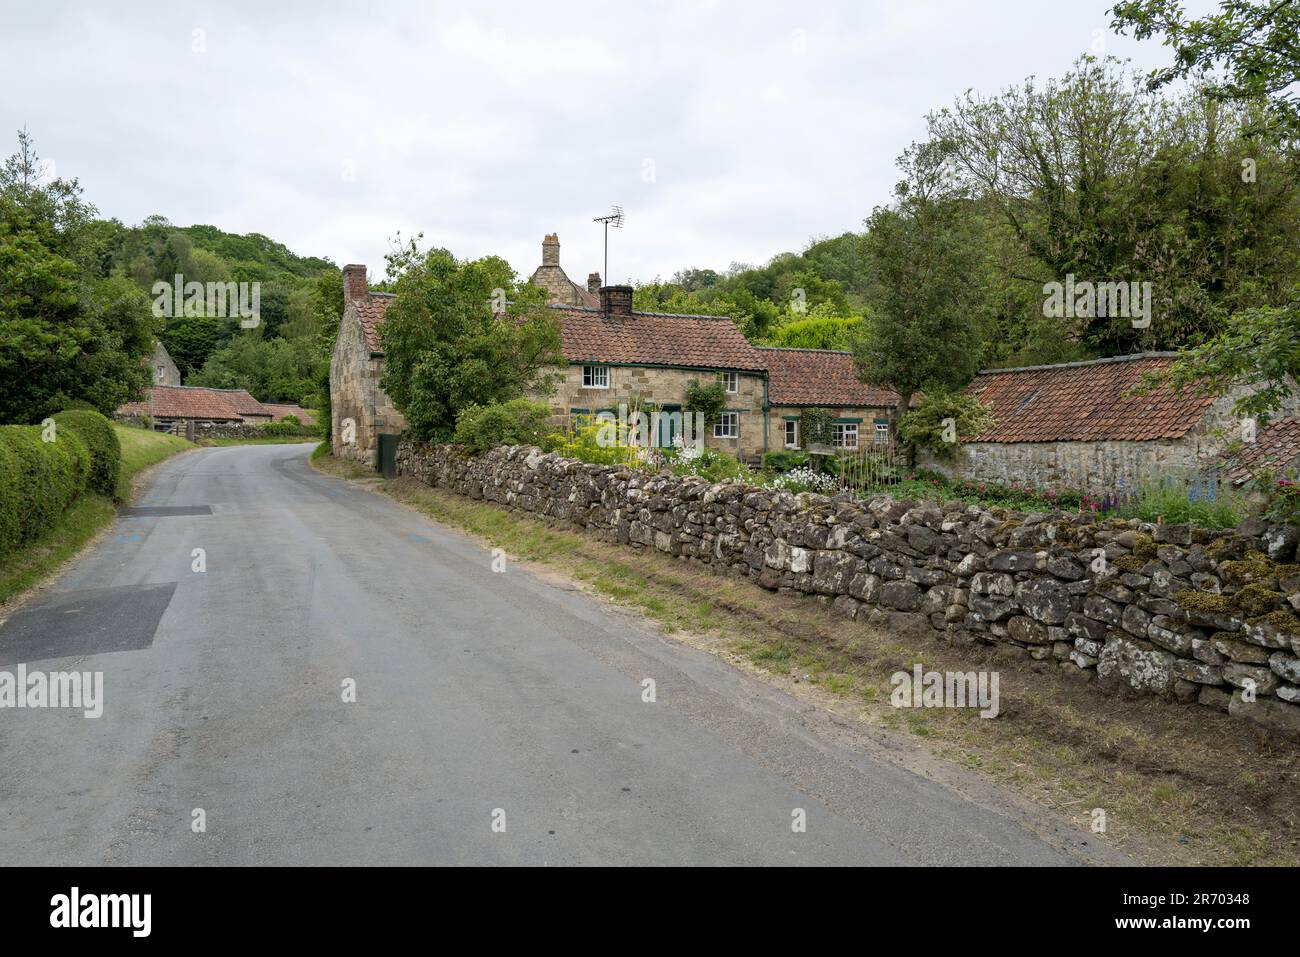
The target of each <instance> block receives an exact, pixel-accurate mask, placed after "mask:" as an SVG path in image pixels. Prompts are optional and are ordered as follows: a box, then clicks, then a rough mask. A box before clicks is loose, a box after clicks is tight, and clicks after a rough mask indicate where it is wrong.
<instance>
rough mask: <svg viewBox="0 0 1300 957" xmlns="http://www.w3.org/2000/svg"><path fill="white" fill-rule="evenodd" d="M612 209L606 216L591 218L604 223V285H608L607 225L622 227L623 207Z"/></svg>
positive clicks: (595, 221)
mask: <svg viewBox="0 0 1300 957" xmlns="http://www.w3.org/2000/svg"><path fill="white" fill-rule="evenodd" d="M613 210H614V211H613V212H612V213H610V214H609V215H607V216H597V217H595V218H594V219H593V220H592V222H593V223H604V224H605V284H606V285H609V227H611V226H613V227H614V228H615V229H622V228H623V207H622V206H615V207H613Z"/></svg>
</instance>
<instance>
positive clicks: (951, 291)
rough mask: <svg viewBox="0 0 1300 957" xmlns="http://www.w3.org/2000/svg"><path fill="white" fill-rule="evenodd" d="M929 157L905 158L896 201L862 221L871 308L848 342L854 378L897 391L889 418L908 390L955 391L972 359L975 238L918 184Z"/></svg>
mask: <svg viewBox="0 0 1300 957" xmlns="http://www.w3.org/2000/svg"><path fill="white" fill-rule="evenodd" d="M932 160H933V156H932V155H929V154H926V155H919V154H916V153H914V154H912V155H910V156H909V155H905V156H904V157H903V159H902V160H901V161H900V162H901V163H902V165H903V168H904V170H905V171H906V172H907V174H908V178H907V179H906V180H905V181H904V182H903V183H900V184H899V187H898V188H897V189H896V193H895V195H896V197H897V199H898V202H897V204H896V206H894V207H890V208H886V207H877V208H876V210H875V211H874V212H873V213H872V215H871V218H870V219H869V220H867V242H866V254H867V262H868V271H869V273H870V275H871V277H872V284H871V286H870V287H869V293H868V298H869V301H870V306H871V309H870V312H869V314H868V315H867V316H866V318H865V319H864V320H863V321H862V323H861V324H860V325H859V326H858V327H857V329H856V330H855V331H854V334H853V336H852V338H851V343H850V345H851V348H852V351H853V358H854V365H855V366H856V368H857V373H858V377H859V378H860V379H862V381H863V382H869V383H873V384H877V385H885V386H889V387H890V388H892V389H894V390H895V391H896V392H897V393H898V394H899V404H898V408H897V410H896V412H895V419H897V418H898V417H900V416H901V415H902V414H903V413H905V412H906V411H907V409H908V406H909V404H910V402H911V398H912V396H913V394H915V393H916V392H918V391H921V390H928V389H947V390H953V389H957V388H960V387H961V386H963V385H965V384H966V383H967V382H968V381H970V378H971V377H972V376H973V375H974V374H975V372H976V371H977V369H978V363H979V353H980V348H979V346H980V344H979V338H978V329H977V325H976V321H975V319H974V317H973V315H972V309H971V304H972V301H973V300H974V299H975V298H976V296H977V295H978V290H976V289H972V284H971V277H972V275H974V274H975V272H976V265H977V264H978V262H979V257H980V253H979V248H978V245H979V237H978V235H977V234H975V233H974V232H972V231H971V229H970V227H969V220H968V218H967V217H966V216H965V215H964V214H963V208H962V206H961V204H960V202H959V201H958V200H957V199H954V198H952V197H948V196H936V195H931V194H930V193H929V191H928V190H926V189H924V188H921V187H923V186H924V185H925V183H926V182H928V181H929V179H930V177H931V176H932V175H933V174H934V166H933V162H932ZM896 424H897V423H896V422H895V425H896Z"/></svg>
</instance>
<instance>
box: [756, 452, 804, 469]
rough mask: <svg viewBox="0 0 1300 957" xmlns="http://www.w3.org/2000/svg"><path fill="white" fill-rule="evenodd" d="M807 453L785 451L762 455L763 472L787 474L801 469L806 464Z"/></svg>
mask: <svg viewBox="0 0 1300 957" xmlns="http://www.w3.org/2000/svg"><path fill="white" fill-rule="evenodd" d="M808 459H809V456H808V453H807V452H795V451H793V450H789V449H788V450H785V451H782V452H766V453H764V454H763V470H764V471H766V472H789V471H790V470H791V469H797V468H803V467H804V466H806V465H807V464H808Z"/></svg>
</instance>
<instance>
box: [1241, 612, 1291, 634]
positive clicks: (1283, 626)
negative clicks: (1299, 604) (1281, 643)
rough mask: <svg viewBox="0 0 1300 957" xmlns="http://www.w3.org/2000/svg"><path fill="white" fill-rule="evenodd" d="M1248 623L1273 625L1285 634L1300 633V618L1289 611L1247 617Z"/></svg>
mask: <svg viewBox="0 0 1300 957" xmlns="http://www.w3.org/2000/svg"><path fill="white" fill-rule="evenodd" d="M1246 624H1248V625H1264V624H1268V625H1272V626H1273V627H1274V628H1276V629H1277V630H1278V632H1279V633H1280V634H1283V635H1300V618H1297V617H1296V616H1295V615H1293V614H1291V612H1289V611H1273V612H1269V613H1268V614H1267V615H1260V616H1259V617H1257V618H1250V619H1247V621H1246Z"/></svg>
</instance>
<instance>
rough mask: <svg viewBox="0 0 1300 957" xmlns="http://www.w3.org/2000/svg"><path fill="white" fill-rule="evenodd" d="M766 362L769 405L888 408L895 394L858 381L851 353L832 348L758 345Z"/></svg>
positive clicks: (894, 398) (894, 403) (892, 404)
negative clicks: (791, 347)
mask: <svg viewBox="0 0 1300 957" xmlns="http://www.w3.org/2000/svg"><path fill="white" fill-rule="evenodd" d="M758 351H759V352H760V353H761V354H762V356H763V358H764V360H765V361H766V363H767V380H768V384H767V392H768V399H769V401H770V402H771V403H772V404H773V405H825V406H854V407H858V408H862V407H878V408H888V407H890V406H894V405H897V404H898V393H896V392H894V391H893V390H892V389H886V388H883V387H882V386H875V385H866V384H865V383H862V382H860V381H858V374H857V371H856V370H855V369H854V368H853V355H852V354H851V353H848V352H841V351H838V350H833V349H784V348H775V347H772V346H760V347H759V349H758Z"/></svg>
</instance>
